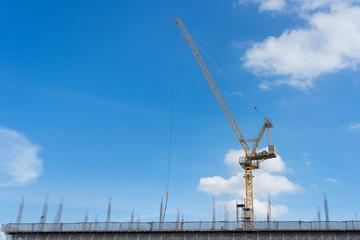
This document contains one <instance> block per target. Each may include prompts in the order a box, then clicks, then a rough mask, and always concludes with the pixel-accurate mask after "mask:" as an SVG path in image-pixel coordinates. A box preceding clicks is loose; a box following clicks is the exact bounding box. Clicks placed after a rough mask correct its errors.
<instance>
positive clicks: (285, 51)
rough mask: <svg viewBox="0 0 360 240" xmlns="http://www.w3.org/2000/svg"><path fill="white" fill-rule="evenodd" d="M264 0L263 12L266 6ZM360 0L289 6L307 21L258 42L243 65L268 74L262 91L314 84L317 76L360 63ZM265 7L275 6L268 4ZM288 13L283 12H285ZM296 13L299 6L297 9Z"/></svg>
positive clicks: (320, 0) (318, 0)
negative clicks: (283, 86)
mask: <svg viewBox="0 0 360 240" xmlns="http://www.w3.org/2000/svg"><path fill="white" fill-rule="evenodd" d="M266 2H268V1H260V6H259V8H260V10H264V7H263V4H265V3H266ZM358 3H359V1H350V0H348V1H346V0H341V1H340V0H315V1H314V0H312V1H310V0H297V1H291V4H290V2H289V4H287V6H288V7H287V8H288V9H290V8H291V7H292V8H293V9H296V11H297V13H298V14H299V16H300V17H301V18H303V19H304V20H305V21H306V22H307V24H306V26H305V27H300V28H295V29H287V30H285V31H284V32H283V33H282V34H281V35H280V36H270V37H268V38H267V39H265V40H263V41H261V42H257V43H254V44H253V45H252V47H251V48H250V49H248V50H247V51H246V53H245V55H244V56H243V58H242V60H243V61H244V67H245V68H246V69H248V70H249V71H251V72H253V73H255V74H257V75H259V76H266V77H269V79H270V80H269V79H268V80H266V82H265V84H261V85H260V87H261V88H262V89H268V88H270V86H271V85H282V84H287V85H291V86H293V87H296V88H300V89H304V90H306V89H308V88H310V87H312V86H314V81H315V79H316V78H317V77H319V76H321V75H324V74H329V73H335V72H338V71H340V70H343V69H349V68H350V69H351V68H353V69H355V68H356V67H357V66H358V65H359V63H360V7H359V6H358ZM266 10H272V9H270V8H268V9H266ZM284 11H285V10H284ZM294 11H295V10H294Z"/></svg>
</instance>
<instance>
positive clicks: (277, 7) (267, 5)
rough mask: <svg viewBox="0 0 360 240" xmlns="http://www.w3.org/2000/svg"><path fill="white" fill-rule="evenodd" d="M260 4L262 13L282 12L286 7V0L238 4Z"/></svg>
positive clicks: (254, 0)
mask: <svg viewBox="0 0 360 240" xmlns="http://www.w3.org/2000/svg"><path fill="white" fill-rule="evenodd" d="M246 3H258V4H259V5H260V7H259V10H260V11H282V10H284V9H285V7H286V1H285V0H239V1H238V4H239V5H243V4H246Z"/></svg>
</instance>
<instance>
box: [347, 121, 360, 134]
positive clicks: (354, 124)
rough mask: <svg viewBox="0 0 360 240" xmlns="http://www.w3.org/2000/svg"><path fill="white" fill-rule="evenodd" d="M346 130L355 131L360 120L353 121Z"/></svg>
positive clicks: (357, 129)
mask: <svg viewBox="0 0 360 240" xmlns="http://www.w3.org/2000/svg"><path fill="white" fill-rule="evenodd" d="M347 130H348V131H350V132H355V131H359V130H360V121H359V122H353V123H351V124H350V125H349V126H348V127H347Z"/></svg>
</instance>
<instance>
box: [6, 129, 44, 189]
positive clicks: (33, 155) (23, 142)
mask: <svg viewBox="0 0 360 240" xmlns="http://www.w3.org/2000/svg"><path fill="white" fill-rule="evenodd" d="M40 149H41V148H40V146H38V145H36V144H34V143H31V142H30V141H29V140H28V139H27V138H26V136H25V135H23V134H21V133H18V132H17V131H15V130H11V129H8V128H5V127H0V187H9V186H21V185H25V184H28V183H30V182H32V181H34V180H35V179H36V178H37V177H38V176H39V175H40V174H41V173H42V160H41V159H40V158H39V156H38V153H39V151H40Z"/></svg>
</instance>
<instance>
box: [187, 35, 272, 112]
mask: <svg viewBox="0 0 360 240" xmlns="http://www.w3.org/2000/svg"><path fill="white" fill-rule="evenodd" d="M193 42H194V43H195V44H196V46H197V47H198V48H199V49H200V50H201V51H202V52H203V53H204V54H205V56H206V57H207V58H208V59H209V60H210V61H211V62H212V64H214V66H215V67H216V68H217V69H218V70H219V71H220V72H221V73H222V74H223V75H224V77H225V78H226V80H228V81H229V82H230V84H231V85H232V86H233V87H234V88H235V89H236V90H237V91H238V92H239V93H240V94H241V96H243V97H244V98H245V99H246V101H247V102H248V103H250V105H251V106H253V108H254V109H255V110H256V111H257V113H258V114H260V115H261V116H262V117H263V118H265V119H266V117H265V115H264V114H263V113H262V112H261V111H260V110H259V109H258V108H257V107H256V106H255V105H254V104H253V103H252V102H251V101H250V100H249V99H248V98H247V97H246V96H245V94H244V93H243V92H241V91H240V89H239V88H238V87H237V86H236V85H235V83H234V82H233V81H231V79H230V78H229V77H228V76H227V75H226V74H225V73H224V72H223V71H222V70H221V69H220V68H219V67H218V65H216V63H215V62H214V61H213V60H212V59H211V58H210V57H209V55H207V53H206V52H205V51H204V50H203V49H202V48H201V47H200V46H199V44H198V43H197V42H196V41H195V40H194V39H193Z"/></svg>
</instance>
